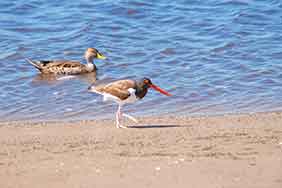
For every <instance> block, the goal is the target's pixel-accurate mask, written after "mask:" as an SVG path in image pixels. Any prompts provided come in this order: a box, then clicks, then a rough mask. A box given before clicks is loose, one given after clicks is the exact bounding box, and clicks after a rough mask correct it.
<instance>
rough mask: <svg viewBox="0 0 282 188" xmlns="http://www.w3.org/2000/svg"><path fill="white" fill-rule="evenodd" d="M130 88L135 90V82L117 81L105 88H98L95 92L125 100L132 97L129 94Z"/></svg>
mask: <svg viewBox="0 0 282 188" xmlns="http://www.w3.org/2000/svg"><path fill="white" fill-rule="evenodd" d="M129 88H135V82H134V81H133V80H119V81H115V82H113V83H110V84H108V85H105V86H101V87H99V86H97V87H95V90H96V91H98V92H101V93H108V94H111V95H113V96H115V97H118V98H119V99H120V100H125V99H127V98H128V97H129V96H130V93H129V92H128V89H129Z"/></svg>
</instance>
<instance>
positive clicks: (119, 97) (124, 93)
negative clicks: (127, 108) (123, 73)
mask: <svg viewBox="0 0 282 188" xmlns="http://www.w3.org/2000/svg"><path fill="white" fill-rule="evenodd" d="M150 88H152V89H154V90H156V91H158V92H160V93H161V94H163V95H166V96H172V95H171V94H170V93H168V92H167V91H165V90H163V89H161V88H160V87H158V86H157V85H155V84H153V83H152V81H151V80H150V79H149V78H146V77H145V78H142V79H139V80H133V79H122V80H117V81H114V82H111V83H109V84H106V85H91V86H89V87H88V91H89V92H94V93H97V94H100V95H102V96H103V100H104V101H114V102H116V103H117V104H118V110H117V112H116V127H117V128H128V127H126V126H123V125H122V124H121V117H122V116H124V117H127V118H129V119H130V120H132V121H134V122H136V123H137V122H138V121H137V120H136V119H135V118H134V117H132V116H131V115H128V114H125V113H123V112H122V106H123V105H125V104H128V103H135V102H137V101H139V100H141V99H143V98H144V97H145V96H146V94H147V92H148V90H149V89H150Z"/></svg>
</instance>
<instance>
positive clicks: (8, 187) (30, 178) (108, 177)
mask: <svg viewBox="0 0 282 188" xmlns="http://www.w3.org/2000/svg"><path fill="white" fill-rule="evenodd" d="M139 120H140V123H139V124H137V125H135V126H134V127H132V128H128V129H117V128H116V127H115V125H114V121H113V120H100V121H80V122H69V123H62V122H48V123H44V122H41V123H31V122H4V123H1V124H0V187H2V188H31V187H41V188H45V187H48V188H51V187H52V188H57V187H58V188H59V187H60V188H62V187H68V188H70V187H83V188H88V187H135V188H136V187H140V188H141V187H193V188H197V187H199V188H202V187H209V188H215V187H217V188H219V187H228V188H229V187H230V188H231V187H232V188H233V187H234V188H235V187H236V188H237V187H244V188H270V187H271V188H281V187H282V113H279V112H274V113H256V114H242V115H224V116H213V117H185V116H173V115H171V116H166V117H146V118H139ZM127 125H129V122H127Z"/></svg>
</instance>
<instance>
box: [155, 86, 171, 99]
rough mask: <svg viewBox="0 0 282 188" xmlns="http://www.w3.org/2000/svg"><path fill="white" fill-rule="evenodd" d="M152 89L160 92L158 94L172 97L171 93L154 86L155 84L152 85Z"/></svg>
mask: <svg viewBox="0 0 282 188" xmlns="http://www.w3.org/2000/svg"><path fill="white" fill-rule="evenodd" d="M150 87H151V88H153V89H154V90H156V91H158V92H160V93H162V94H164V95H166V96H172V95H171V94H170V93H169V92H167V91H165V90H163V89H161V88H160V87H158V86H156V85H154V84H151V86H150Z"/></svg>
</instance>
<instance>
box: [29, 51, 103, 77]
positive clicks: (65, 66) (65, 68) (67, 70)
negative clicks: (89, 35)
mask: <svg viewBox="0 0 282 188" xmlns="http://www.w3.org/2000/svg"><path fill="white" fill-rule="evenodd" d="M84 57H85V60H86V62H87V63H86V64H82V63H81V62H79V61H69V60H48V61H46V60H43V61H33V60H30V59H26V60H27V61H28V62H29V63H30V64H32V65H33V66H34V67H35V68H37V69H38V70H39V71H40V72H41V73H43V74H83V73H90V72H94V71H96V70H97V68H96V65H95V64H94V63H93V60H94V58H97V59H105V58H106V57H105V56H104V55H102V54H101V53H100V52H99V51H98V50H97V49H95V48H88V49H87V50H86V52H85V54H84Z"/></svg>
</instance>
